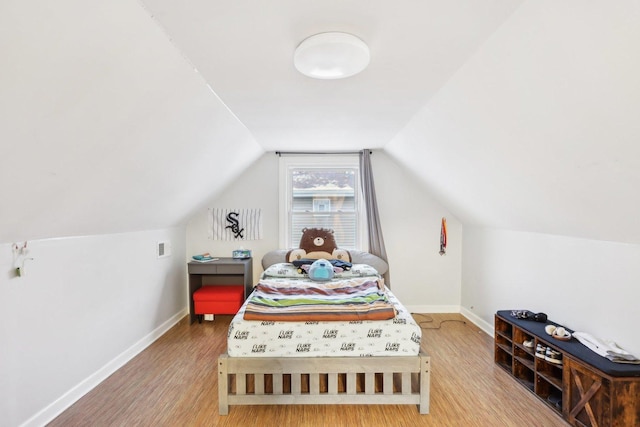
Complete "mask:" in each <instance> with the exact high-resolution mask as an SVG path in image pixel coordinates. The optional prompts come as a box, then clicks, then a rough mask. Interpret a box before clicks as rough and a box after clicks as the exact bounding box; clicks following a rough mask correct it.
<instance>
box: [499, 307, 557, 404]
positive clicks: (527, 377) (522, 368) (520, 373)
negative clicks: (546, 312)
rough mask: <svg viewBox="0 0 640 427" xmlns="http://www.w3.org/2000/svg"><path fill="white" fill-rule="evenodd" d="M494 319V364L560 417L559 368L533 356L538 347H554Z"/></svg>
mask: <svg viewBox="0 0 640 427" xmlns="http://www.w3.org/2000/svg"><path fill="white" fill-rule="evenodd" d="M495 319H496V320H495V352H494V354H495V362H496V363H497V364H498V366H501V367H502V368H504V369H505V370H506V371H507V372H509V373H510V374H511V375H512V376H513V377H514V378H515V379H516V380H517V381H518V382H519V383H520V384H522V385H523V386H524V387H526V388H527V389H529V391H531V392H532V393H534V394H535V395H536V396H538V397H539V398H540V399H541V400H542V401H543V402H545V403H546V404H547V405H548V406H549V407H550V408H551V409H552V410H553V411H555V412H557V413H558V414H559V415H562V405H561V403H560V404H559V403H558V402H561V401H562V365H557V364H553V363H551V362H548V361H547V360H545V359H542V358H540V357H536V354H535V353H536V347H537V346H538V345H543V346H544V347H545V349H546V348H554V347H553V346H551V345H550V343H547V342H546V341H543V340H541V339H539V338H538V337H536V336H534V335H533V334H531V333H529V332H527V331H526V330H523V329H521V328H519V327H517V326H515V325H514V324H512V323H509V322H507V321H505V320H503V319H501V318H500V317H498V316H496V318H495ZM525 342H531V343H532V347H526V346H525V345H524V343H525ZM554 349H555V348H554Z"/></svg>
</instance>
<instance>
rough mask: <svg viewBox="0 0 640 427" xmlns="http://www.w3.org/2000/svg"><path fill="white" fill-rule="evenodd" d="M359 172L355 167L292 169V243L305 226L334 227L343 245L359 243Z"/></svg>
mask: <svg viewBox="0 0 640 427" xmlns="http://www.w3.org/2000/svg"><path fill="white" fill-rule="evenodd" d="M356 174H357V170H356V169H354V168H293V169H291V175H290V179H291V189H292V192H291V222H290V227H291V229H290V233H289V235H290V236H291V242H290V246H291V247H297V246H298V244H299V243H300V237H301V236H302V229H303V228H305V227H307V228H315V227H318V228H331V229H333V230H334V233H335V234H334V235H335V238H336V243H337V245H338V246H339V247H341V248H355V247H356V244H357V215H356V212H357V206H356V200H357V198H356V188H357V187H356V176H357V175H356Z"/></svg>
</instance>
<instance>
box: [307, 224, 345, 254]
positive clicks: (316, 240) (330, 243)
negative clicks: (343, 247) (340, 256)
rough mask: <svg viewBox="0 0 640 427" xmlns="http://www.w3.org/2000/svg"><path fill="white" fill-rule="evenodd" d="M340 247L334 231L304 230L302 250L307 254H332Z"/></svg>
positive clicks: (321, 229)
mask: <svg viewBox="0 0 640 427" xmlns="http://www.w3.org/2000/svg"><path fill="white" fill-rule="evenodd" d="M337 247H338V245H337V244H336V239H335V238H334V237H333V230H329V229H326V228H304V229H302V238H301V239H300V249H304V250H305V251H307V252H328V253H332V252H333V250H334V249H336V248H337Z"/></svg>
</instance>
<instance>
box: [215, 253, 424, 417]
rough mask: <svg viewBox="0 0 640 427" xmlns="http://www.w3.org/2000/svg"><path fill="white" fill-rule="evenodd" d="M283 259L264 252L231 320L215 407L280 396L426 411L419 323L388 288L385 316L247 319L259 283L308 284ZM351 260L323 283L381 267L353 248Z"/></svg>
mask: <svg viewBox="0 0 640 427" xmlns="http://www.w3.org/2000/svg"><path fill="white" fill-rule="evenodd" d="M284 259H285V257H284V252H283V251H273V252H270V253H269V254H267V255H266V256H265V257H264V258H263V260H262V261H263V262H262V264H263V268H264V269H265V271H264V273H263V274H262V277H261V279H260V283H259V284H258V285H257V286H256V290H254V292H253V293H252V296H251V297H249V298H247V300H246V301H245V302H244V304H243V305H242V307H241V309H240V311H239V312H238V313H237V315H236V316H234V318H233V319H232V321H231V324H230V326H229V333H228V337H227V353H225V354H223V355H221V356H220V357H219V359H218V368H219V369H218V387H219V389H218V395H219V412H220V414H221V415H226V414H228V413H229V406H232V405H283V404H313V405H318V404H410V405H417V406H418V410H419V412H420V413H421V414H427V413H428V412H429V387H430V365H429V364H430V360H429V357H428V356H427V355H426V354H424V353H423V352H422V351H421V350H420V340H421V330H420V327H419V326H418V325H417V324H416V322H415V320H413V317H412V316H411V314H410V313H409V312H408V311H407V309H406V308H405V307H404V306H403V305H402V304H401V303H400V302H399V301H398V300H397V298H396V297H395V295H394V294H393V293H392V292H391V290H390V289H388V288H386V287H384V292H383V294H384V296H385V298H386V299H387V300H388V303H389V304H391V306H392V307H393V310H394V314H393V315H392V317H391V318H389V319H387V320H353V319H351V320H346V321H342V320H323V319H324V318H322V317H320V318H318V319H316V320H306V321H287V320H272V319H271V318H269V317H267V318H265V319H263V320H246V319H245V314H247V312H249V313H251V310H252V304H253V302H252V301H256V298H258V297H259V296H260V292H259V291H260V290H261V289H262V288H261V285H268V286H267V288H269V287H279V286H285V287H287V286H294V287H296V288H299V287H306V286H313V285H312V284H310V283H309V282H311V281H310V280H309V279H308V278H307V277H305V275H304V273H303V272H301V271H300V270H299V269H297V268H296V267H294V266H293V265H291V264H289V263H284V262H282V261H283V260H284ZM352 263H353V267H352V268H351V269H350V270H349V271H345V272H342V273H338V274H336V277H334V278H333V279H332V280H331V281H329V282H327V285H328V286H329V287H332V286H333V287H339V288H341V287H342V284H343V283H346V282H348V283H349V284H348V286H361V284H363V283H366V284H370V283H371V282H376V281H378V280H379V279H380V274H384V272H385V271H386V269H387V265H386V263H385V262H384V261H382V260H380V259H379V258H377V257H375V256H373V255H371V254H367V253H364V252H357V251H353V253H352ZM380 282H381V281H380ZM376 283H379V282H376ZM354 284H355V285H354ZM363 286H364V285H363ZM367 286H368V285H367ZM367 292H369V291H367ZM323 313H324V311H323ZM359 315H360V314H359ZM376 316H377V315H376Z"/></svg>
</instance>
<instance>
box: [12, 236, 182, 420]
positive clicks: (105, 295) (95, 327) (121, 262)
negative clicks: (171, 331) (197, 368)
mask: <svg viewBox="0 0 640 427" xmlns="http://www.w3.org/2000/svg"><path fill="white" fill-rule="evenodd" d="M166 240H170V241H171V246H172V253H173V254H172V256H170V257H167V258H157V257H156V252H155V251H156V242H157V241H166ZM27 248H28V249H29V255H28V256H29V257H33V258H34V259H33V261H26V263H25V275H24V276H23V277H15V276H14V265H13V251H12V245H11V244H1V245H0V343H2V344H1V348H0V424H1V425H2V426H17V425H34V426H35V425H43V424H45V423H46V422H48V421H49V420H50V419H51V418H52V417H54V416H55V415H57V414H58V413H59V412H60V411H62V410H64V409H65V408H66V407H67V406H68V405H70V404H71V403H73V402H74V401H75V400H77V399H78V398H79V397H81V396H82V395H83V394H84V393H86V392H87V391H89V390H90V389H91V388H92V387H94V386H95V385H97V384H98V383H99V382H100V381H101V380H103V379H104V378H106V377H107V376H108V375H109V374H111V373H112V372H113V371H114V370H116V369H117V368H119V367H120V366H121V365H122V364H124V363H125V362H126V361H127V360H129V359H130V358H131V357H133V356H134V355H135V354H137V352H139V351H141V350H142V349H143V348H144V347H146V346H147V345H148V344H149V343H151V342H152V341H153V340H154V339H155V338H157V336H159V334H161V333H163V332H164V330H166V329H168V328H169V327H170V326H171V325H173V323H174V322H175V321H177V320H178V319H180V318H181V317H183V315H184V314H185V313H186V306H187V297H186V294H187V291H186V289H187V285H186V271H185V265H184V257H185V243H184V228H183V227H180V228H171V229H163V230H155V231H144V232H135V233H126V234H111V235H103V236H91V237H74V238H61V239H49V240H39V241H38V240H36V241H30V242H29V243H28V246H27Z"/></svg>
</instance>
